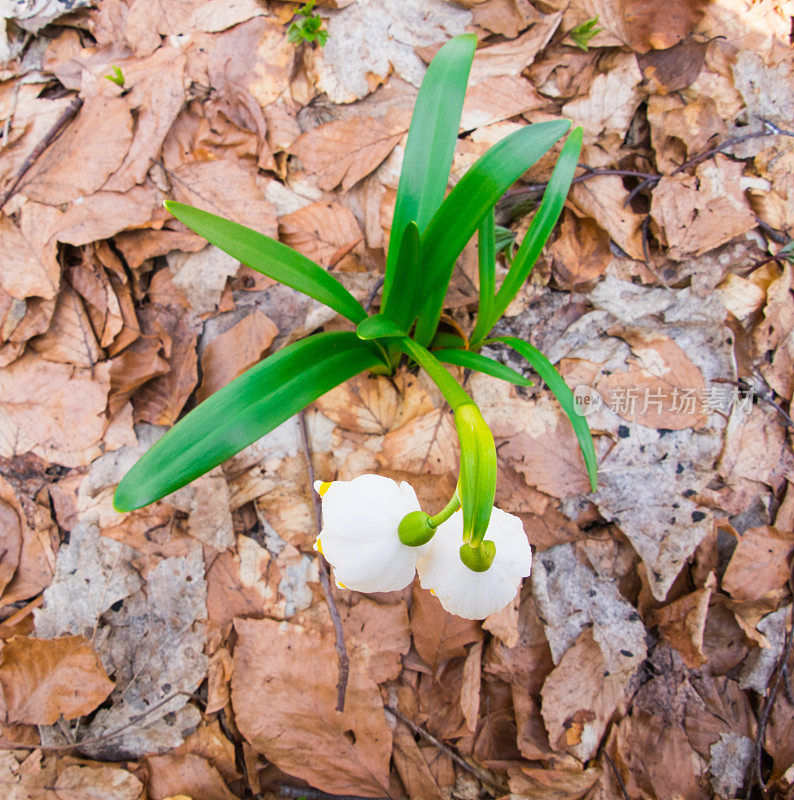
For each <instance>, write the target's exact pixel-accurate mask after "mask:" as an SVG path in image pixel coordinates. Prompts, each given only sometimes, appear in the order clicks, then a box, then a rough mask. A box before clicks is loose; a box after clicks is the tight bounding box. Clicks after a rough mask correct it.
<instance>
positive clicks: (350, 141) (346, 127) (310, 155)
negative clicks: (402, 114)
mask: <svg viewBox="0 0 794 800" xmlns="http://www.w3.org/2000/svg"><path fill="white" fill-rule="evenodd" d="M403 133H404V129H399V128H398V129H396V130H395V129H394V128H392V127H391V126H388V125H385V124H384V123H383V122H380V121H378V120H376V119H373V118H372V117H351V118H350V119H340V120H334V121H333V122H327V123H326V124H325V125H320V126H319V127H317V128H314V129H313V130H311V131H308V132H306V133H304V134H303V135H302V136H300V137H298V138H297V139H296V140H295V141H294V142H293V143H292V145H291V146H290V152H291V153H293V154H294V155H296V156H297V157H298V158H299V159H300V160H301V163H302V164H303V166H304V167H305V168H306V169H307V170H308V171H309V172H312V173H315V174H316V175H317V185H318V186H319V187H320V188H321V189H326V190H331V189H334V188H335V187H336V186H338V185H339V184H341V185H342V190H343V191H347V190H348V189H350V188H351V187H352V186H353V185H354V184H356V183H358V181H360V180H361V179H362V178H365V177H366V176H367V175H369V174H370V172H372V171H373V170H374V169H375V168H376V167H377V166H378V165H379V164H380V163H381V162H382V161H383V160H384V159H385V158H386V157H387V156H388V155H389V153H391V151H392V150H393V149H394V147H395V146H396V145H397V143H398V142H399V141H400V139H401V138H402V135H403Z"/></svg>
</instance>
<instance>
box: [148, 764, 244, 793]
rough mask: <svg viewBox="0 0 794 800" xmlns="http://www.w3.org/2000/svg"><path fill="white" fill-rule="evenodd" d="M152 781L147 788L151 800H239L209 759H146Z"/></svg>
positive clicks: (149, 781) (150, 780)
mask: <svg viewBox="0 0 794 800" xmlns="http://www.w3.org/2000/svg"><path fill="white" fill-rule="evenodd" d="M146 766H147V767H148V772H149V780H148V782H147V784H146V789H147V791H148V796H149V798H151V800H167V798H172V800H173V797H174V796H175V795H187V796H188V797H190V798H193V800H237V798H236V795H233V794H232V793H231V791H230V790H229V787H228V786H227V785H226V782H225V781H224V780H223V778H222V777H221V774H220V772H218V770H217V769H216V768H215V767H213V766H212V764H210V762H209V761H207V759H205V758H202V757H201V756H198V755H194V754H192V753H185V754H181V755H177V754H175V753H165V754H164V755H161V756H149V757H148V758H147V759H146Z"/></svg>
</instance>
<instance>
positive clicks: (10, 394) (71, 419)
mask: <svg viewBox="0 0 794 800" xmlns="http://www.w3.org/2000/svg"><path fill="white" fill-rule="evenodd" d="M109 389H110V380H109V370H108V365H107V364H106V363H102V364H97V365H96V366H95V367H93V368H91V369H75V368H74V367H71V366H69V365H68V364H58V363H55V362H52V361H43V360H40V359H38V358H37V357H36V356H35V355H33V354H31V355H27V356H24V357H23V358H20V359H19V360H18V361H15V362H14V363H13V364H11V366H9V367H6V368H5V369H4V370H2V372H0V409H2V417H0V455H2V456H3V457H5V458H11V457H12V456H15V455H17V454H19V453H27V452H32V453H36V454H37V455H39V456H41V457H42V458H45V459H47V460H49V461H54V462H56V463H59V464H63V465H64V466H67V467H79V466H84V465H86V464H89V463H90V462H91V461H92V460H93V459H94V458H96V457H97V456H98V455H99V454H100V453H101V448H100V442H101V440H102V435H103V433H104V431H105V426H106V423H107V420H106V418H105V408H106V406H107V397H108V391H109Z"/></svg>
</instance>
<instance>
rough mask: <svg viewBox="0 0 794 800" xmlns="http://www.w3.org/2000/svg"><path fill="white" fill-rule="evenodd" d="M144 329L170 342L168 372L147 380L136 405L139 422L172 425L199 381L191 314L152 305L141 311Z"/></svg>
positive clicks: (149, 334) (142, 327)
mask: <svg viewBox="0 0 794 800" xmlns="http://www.w3.org/2000/svg"><path fill="white" fill-rule="evenodd" d="M139 317H140V323H141V331H142V333H143V334H144V335H147V336H154V337H157V338H158V339H160V340H161V341H163V342H164V343H168V344H169V345H170V346H169V348H168V350H167V351H166V354H165V358H166V360H167V361H168V364H169V371H168V373H167V374H165V375H160V376H158V377H156V378H154V379H153V380H150V381H148V382H147V383H146V384H145V385H144V386H143V387H142V388H141V389H140V391H139V392H138V393H137V394H136V396H135V399H134V402H133V405H134V407H135V419H136V421H138V422H150V423H151V424H152V425H173V424H174V423H175V422H176V421H177V419H178V417H179V414H180V412H181V411H182V408H183V407H184V405H185V403H186V402H187V399H188V397H190V394H191V393H192V391H193V389H194V388H195V386H196V383H197V380H198V372H197V363H198V356H197V355H196V340H197V334H196V331H195V329H194V324H193V322H192V320H191V319H190V317H188V316H187V315H185V314H180V313H179V312H178V311H177V310H176V309H175V308H174V307H172V306H161V305H157V304H154V305H150V306H145V307H144V308H142V309H140V311H139Z"/></svg>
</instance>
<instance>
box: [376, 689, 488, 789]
mask: <svg viewBox="0 0 794 800" xmlns="http://www.w3.org/2000/svg"><path fill="white" fill-rule="evenodd" d="M383 707H384V708H385V709H386V710H387V711H388V712H389V713H390V714H394V716H395V717H397V719H398V720H400V722H402V723H403V724H404V725H407V726H408V727H409V728H410V729H411V730H412V731H413V732H414V733H415V734H416V735H417V736H421V737H422V738H423V739H425V740H426V741H428V742H430V744H432V745H433V746H434V747H437V748H438V749H439V750H440V751H441V752H442V753H445V754H446V755H448V756H449V757H450V758H451V759H452V760H453V761H454V762H455V763H456V764H457V765H458V766H459V767H460V768H461V769H465V770H466V772H469V773H471V774H472V775H474V777H475V778H477V780H478V781H480V782H481V783H482V784H484V785H485V786H487V787H488V788H489V789H492V790H494V791H495V792H498V793H500V794H501V793H502V789H501V788H500V787H499V786H497V785H496V784H495V783H494V782H493V781H492V780H491V779H490V778H489V777H488V776H487V775H485V774H483V772H482V771H481V770H479V769H477V768H476V767H475V766H473V765H471V764H469V762H468V761H466V759H464V758H462V757H461V756H460V755H459V754H458V752H457V751H456V750H455V749H454V748H452V747H450V746H449V745H448V744H444V742H442V741H440V740H439V739H436V737H435V736H433V734H432V733H428V732H427V731H426V730H425V729H424V728H422V727H420V726H419V725H417V724H416V723H415V722H414V721H413V720H412V719H410V718H409V717H406V716H405V714H403V713H402V711H400V710H398V709H396V708H394V706H389V705H385V704H384V706H383Z"/></svg>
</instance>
